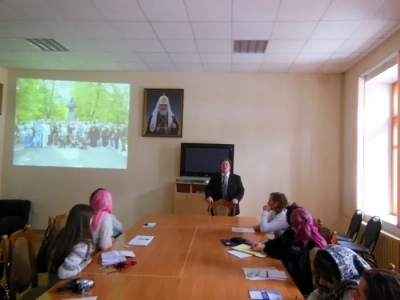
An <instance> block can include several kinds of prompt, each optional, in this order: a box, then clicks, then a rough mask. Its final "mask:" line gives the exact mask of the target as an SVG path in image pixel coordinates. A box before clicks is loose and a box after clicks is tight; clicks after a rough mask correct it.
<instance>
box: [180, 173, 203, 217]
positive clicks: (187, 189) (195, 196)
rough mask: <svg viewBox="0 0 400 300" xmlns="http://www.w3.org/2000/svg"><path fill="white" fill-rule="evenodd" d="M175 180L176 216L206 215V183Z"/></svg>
mask: <svg viewBox="0 0 400 300" xmlns="http://www.w3.org/2000/svg"><path fill="white" fill-rule="evenodd" d="M176 180H177V182H175V199H174V205H175V207H174V212H175V213H176V214H193V215H208V214H209V213H208V211H207V209H208V203H207V202H206V198H205V190H206V187H207V183H205V182H188V181H178V179H176ZM203 180H204V179H203Z"/></svg>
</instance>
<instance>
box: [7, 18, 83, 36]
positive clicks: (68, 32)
mask: <svg viewBox="0 0 400 300" xmlns="http://www.w3.org/2000/svg"><path fill="white" fill-rule="evenodd" d="M1 26H2V27H3V28H4V29H5V30H7V31H10V32H11V33H12V34H13V35H14V36H15V37H20V38H55V39H57V38H83V37H84V36H83V34H82V33H81V32H79V31H78V30H77V29H76V27H74V22H72V21H57V22H55V21H7V22H2V23H1Z"/></svg>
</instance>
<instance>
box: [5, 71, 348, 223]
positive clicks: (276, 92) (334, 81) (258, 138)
mask: <svg viewBox="0 0 400 300" xmlns="http://www.w3.org/2000/svg"><path fill="white" fill-rule="evenodd" d="M17 77H37V78H50V79H67V80H68V79H70V80H85V81H104V82H128V83H130V84H131V111H130V129H129V130H130V131H129V148H130V150H129V157H128V169H127V170H101V169H76V168H37V167H21V166H18V167H13V166H12V143H11V141H12V131H13V130H12V127H13V124H14V111H15V81H16V78H17ZM151 87H153V88H155V87H164V88H183V89H184V90H185V102H184V121H183V123H184V124H183V138H182V139H178V138H176V139H175V138H172V139H171V138H144V137H141V124H142V108H143V88H151ZM341 88H342V78H341V76H340V75H322V74H320V75H305V74H298V75H297V74H238V73H232V74H231V73H228V74H212V73H201V74H200V73H199V74H197V73H190V74H188V73H118V72H116V73H113V72H39V71H10V72H9V78H8V95H9V99H10V101H9V105H7V120H6V142H7V143H6V146H5V153H4V162H3V170H2V171H3V179H4V182H3V194H4V196H8V197H21V198H28V199H31V200H32V201H33V202H34V207H35V209H36V215H35V216H34V219H33V226H34V227H35V228H44V227H45V225H46V219H47V216H48V215H50V214H57V213H61V212H64V211H67V210H68V209H69V208H71V206H72V205H73V204H75V203H78V202H87V201H88V196H89V194H90V193H91V192H92V191H93V190H94V189H95V188H97V187H99V186H101V187H105V188H107V189H109V190H110V191H111V192H112V194H113V196H114V208H115V214H116V215H117V217H118V218H120V219H121V220H122V222H123V223H124V225H125V226H126V227H128V226H130V225H131V224H132V223H133V222H135V221H136V220H137V219H138V218H140V217H142V216H144V215H146V214H148V213H151V212H172V211H173V188H174V181H175V178H176V177H178V176H179V155H180V153H179V152H180V151H179V149H180V143H181V142H210V143H233V144H235V173H237V174H240V175H241V176H242V180H243V183H244V185H245V188H246V193H245V197H244V199H243V202H242V206H241V211H242V213H241V215H250V216H256V217H259V215H260V213H261V207H262V205H263V204H265V203H266V201H267V197H268V193H270V192H273V191H280V192H284V193H286V194H287V195H288V197H289V201H292V202H294V201H296V202H298V203H299V204H301V205H303V206H305V207H308V208H309V209H310V210H311V211H312V212H313V213H315V214H316V216H317V217H320V218H322V219H324V221H325V223H327V224H332V225H335V224H336V223H335V222H337V220H338V215H339V152H340V146H339V145H340V109H341V107H340V106H341V94H342V89H341Z"/></svg>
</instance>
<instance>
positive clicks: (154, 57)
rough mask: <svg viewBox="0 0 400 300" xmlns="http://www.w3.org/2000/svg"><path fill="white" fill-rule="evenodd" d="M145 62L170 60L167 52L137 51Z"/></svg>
mask: <svg viewBox="0 0 400 300" xmlns="http://www.w3.org/2000/svg"><path fill="white" fill-rule="evenodd" d="M137 55H138V56H139V57H140V58H141V59H142V60H143V61H144V62H145V63H170V62H171V60H170V59H169V56H168V54H167V53H138V54H137Z"/></svg>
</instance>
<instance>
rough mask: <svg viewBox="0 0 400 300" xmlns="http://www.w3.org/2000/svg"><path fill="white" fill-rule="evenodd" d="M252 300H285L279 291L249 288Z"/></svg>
mask: <svg viewBox="0 0 400 300" xmlns="http://www.w3.org/2000/svg"><path fill="white" fill-rule="evenodd" d="M249 295H250V299H251V300H283V298H282V295H281V294H280V293H279V292H278V291H268V290H249Z"/></svg>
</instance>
